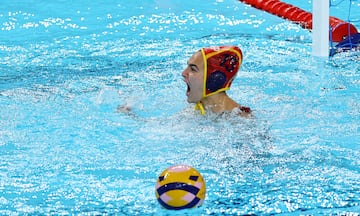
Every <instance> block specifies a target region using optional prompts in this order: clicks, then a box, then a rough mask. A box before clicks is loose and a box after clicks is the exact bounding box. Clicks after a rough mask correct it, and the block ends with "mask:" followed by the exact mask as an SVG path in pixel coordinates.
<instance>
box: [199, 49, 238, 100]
mask: <svg viewBox="0 0 360 216" xmlns="http://www.w3.org/2000/svg"><path fill="white" fill-rule="evenodd" d="M201 53H202V56H203V61H204V89H203V98H205V97H208V96H210V95H213V94H216V93H218V92H222V91H226V90H228V89H229V88H230V86H231V83H232V82H233V80H234V79H235V77H236V74H237V72H238V71H239V69H240V65H241V63H242V52H241V50H240V48H239V47H237V46H217V47H207V48H202V49H201Z"/></svg>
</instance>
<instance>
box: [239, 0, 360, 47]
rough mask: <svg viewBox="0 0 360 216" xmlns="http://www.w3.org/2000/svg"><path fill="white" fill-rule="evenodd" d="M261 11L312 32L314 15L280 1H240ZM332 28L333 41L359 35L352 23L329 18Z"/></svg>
mask: <svg viewBox="0 0 360 216" xmlns="http://www.w3.org/2000/svg"><path fill="white" fill-rule="evenodd" d="M239 1H241V2H243V3H245V4H248V5H250V6H252V7H254V8H257V9H259V10H263V11H266V12H268V13H271V14H273V15H276V16H278V17H281V18H284V19H287V20H290V21H292V22H294V23H296V24H299V25H300V26H301V27H302V28H304V29H308V30H312V14H311V13H310V12H307V11H305V10H303V9H301V8H298V7H295V6H293V5H291V4H287V3H284V2H281V1H279V0H239ZM329 24H330V27H331V38H330V39H331V40H332V41H334V42H341V41H342V40H343V39H344V38H345V37H346V36H348V35H349V34H350V35H352V34H356V33H358V31H357V29H356V28H355V26H354V25H352V24H351V23H348V22H345V21H343V20H340V19H338V18H336V17H332V16H331V17H330V18H329Z"/></svg>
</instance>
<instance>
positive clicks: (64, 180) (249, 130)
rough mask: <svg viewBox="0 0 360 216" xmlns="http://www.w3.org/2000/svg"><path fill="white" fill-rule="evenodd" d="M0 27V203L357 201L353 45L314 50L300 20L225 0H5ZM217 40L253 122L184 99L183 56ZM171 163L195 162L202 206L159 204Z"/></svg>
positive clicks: (359, 173) (359, 130) (275, 207)
mask: <svg viewBox="0 0 360 216" xmlns="http://www.w3.org/2000/svg"><path fill="white" fill-rule="evenodd" d="M288 2H289V3H292V4H295V5H297V6H298V7H301V8H304V9H306V10H311V2H301V5H298V4H300V2H299V1H295V0H294V1H288ZM353 4H354V7H353V8H352V10H353V11H352V12H353V13H355V14H356V13H357V11H358V12H360V6H359V4H358V3H356V2H354V3H353ZM339 7H340V8H341V6H339ZM343 8H346V7H345V6H343ZM354 11H355V12H354ZM347 12H348V11H347V10H345V9H344V10H336V11H335V12H334V13H335V14H336V16H338V17H339V18H342V19H344V17H345V18H346V15H347ZM357 14H358V13H357ZM357 28H358V29H359V28H360V26H359V25H357ZM0 39H1V40H0V109H1V113H0V117H1V118H0V137H1V139H0V158H1V159H0V214H1V215H24V214H29V215H49V214H55V215H68V214H76V215H107V214H115V215H168V214H169V215H220V214H222V215H243V214H256V215H266V214H271V215H276V214H280V215H286V214H295V215H319V214H320V215H322V214H325V215H330V214H331V215H336V214H339V215H346V214H348V215H358V212H360V192H359V191H360V184H359V179H360V123H359V122H360V102H359V101H360V95H359V92H360V73H359V71H360V61H359V54H358V53H356V52H351V53H341V54H337V55H335V56H334V57H332V58H315V57H312V56H311V34H310V33H309V32H308V31H307V30H304V29H302V28H300V27H299V26H297V25H295V24H292V23H289V22H287V21H284V20H282V19H280V18H278V17H275V16H272V15H270V14H267V13H264V12H261V11H258V10H256V9H254V8H251V7H248V6H246V5H244V4H242V3H240V2H238V1H234V0H221V1H220V0H218V1H209V2H208V3H207V4H204V2H203V1H197V0H195V1H179V0H175V1H166V0H151V1H145V2H138V1H127V2H125V1H120V0H119V1H107V2H106V3H99V2H97V1H72V2H71V3H69V2H67V1H62V0H56V1H52V2H43V1H36V0H31V1H27V2H26V4H25V3H24V2H22V1H10V0H5V1H3V2H2V3H1V5H0ZM223 44H233V45H238V46H239V47H240V48H241V49H242V51H243V54H244V60H243V65H242V66H241V69H240V72H239V75H238V77H237V78H236V79H235V81H234V83H233V85H232V88H231V90H229V92H228V94H229V95H230V96H231V97H232V98H234V99H235V100H236V101H238V102H239V103H241V104H243V105H245V106H250V107H251V108H252V109H253V111H254V115H255V118H253V119H242V118H239V117H234V116H231V115H230V116H214V115H211V114H208V115H206V116H200V115H199V113H198V112H196V111H195V110H194V109H193V105H191V104H188V103H187V102H186V95H185V92H186V85H185V84H184V82H183V80H182V77H181V72H182V70H183V69H184V68H185V66H186V62H187V60H188V58H189V57H190V56H191V54H192V53H193V52H194V51H196V50H198V49H200V48H201V47H204V46H212V45H223ZM119 105H120V106H126V107H128V108H130V112H125V113H124V112H118V111H117V107H118V106H119ZM174 164H187V165H190V166H193V167H195V168H196V169H197V170H199V171H200V172H201V173H202V175H203V177H204V179H205V181H206V184H207V193H206V199H205V202H204V204H203V205H202V206H201V207H200V208H196V209H189V210H184V211H179V212H177V211H169V210H165V209H163V208H162V207H161V206H160V205H159V203H158V202H157V200H156V198H155V182H156V178H157V176H158V175H159V174H160V173H161V172H162V171H163V170H164V169H165V168H167V167H169V166H171V165H174Z"/></svg>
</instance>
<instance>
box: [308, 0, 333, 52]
mask: <svg viewBox="0 0 360 216" xmlns="http://www.w3.org/2000/svg"><path fill="white" fill-rule="evenodd" d="M329 1H330V0H313V14H312V15H313V16H312V21H313V22H312V53H313V55H314V56H321V57H325V56H329V15H330V9H329V6H330V3H329Z"/></svg>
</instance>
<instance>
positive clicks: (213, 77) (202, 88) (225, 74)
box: [182, 46, 251, 116]
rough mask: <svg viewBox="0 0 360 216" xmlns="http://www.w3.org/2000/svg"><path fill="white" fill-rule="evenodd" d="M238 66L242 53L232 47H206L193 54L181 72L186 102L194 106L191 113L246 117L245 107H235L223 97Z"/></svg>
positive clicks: (248, 109) (225, 95)
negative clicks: (208, 112)
mask: <svg viewBox="0 0 360 216" xmlns="http://www.w3.org/2000/svg"><path fill="white" fill-rule="evenodd" d="M241 63H242V52H241V50H240V48H239V47H236V46H218V47H208V48H202V49H201V50H199V51H197V52H195V53H194V54H193V55H192V56H191V57H190V59H189V60H188V63H187V67H186V68H185V70H184V71H183V72H182V76H183V78H184V81H185V83H186V84H187V92H186V96H187V101H188V102H189V103H195V104H196V105H195V109H197V110H199V111H200V113H201V114H202V115H204V114H205V113H206V111H210V112H213V113H225V112H233V113H238V114H240V115H241V116H250V115H251V109H250V108H249V107H245V106H241V105H239V104H238V103H237V102H235V101H234V100H232V99H231V98H230V97H229V96H228V95H227V94H226V91H227V90H228V89H229V88H230V86H231V83H232V81H233V80H234V79H235V77H236V74H237V72H238V71H239V68H240V65H241Z"/></svg>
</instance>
